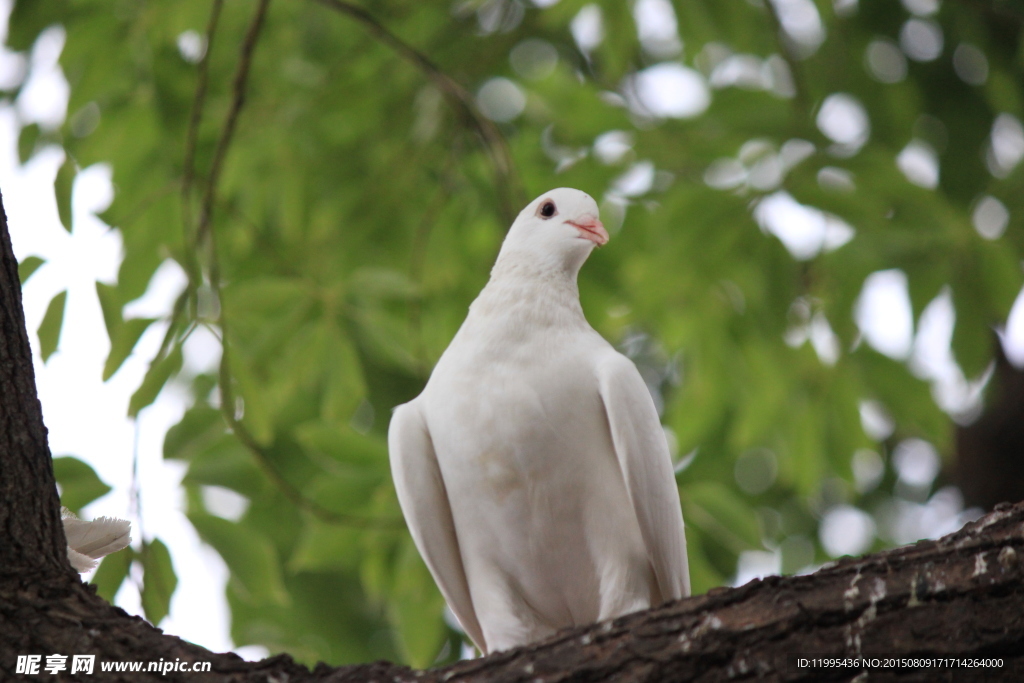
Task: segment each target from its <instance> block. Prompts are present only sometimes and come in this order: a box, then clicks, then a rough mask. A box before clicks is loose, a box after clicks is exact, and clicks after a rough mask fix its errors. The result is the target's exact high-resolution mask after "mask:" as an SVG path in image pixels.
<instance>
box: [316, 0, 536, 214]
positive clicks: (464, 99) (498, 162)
mask: <svg viewBox="0 0 1024 683" xmlns="http://www.w3.org/2000/svg"><path fill="white" fill-rule="evenodd" d="M314 2H317V3H319V4H321V5H323V6H325V7H328V8H330V9H332V10H334V11H336V12H339V13H341V14H344V15H346V16H348V17H351V18H352V19H355V20H356V21H358V22H359V23H360V24H362V25H363V26H364V27H366V29H367V30H368V31H369V32H370V34H371V35H373V36H374V37H375V38H376V39H377V40H379V41H380V42H382V43H384V44H385V45H387V46H388V47H390V48H391V49H392V50H394V51H395V52H396V53H397V54H398V55H399V56H400V57H402V58H403V59H405V60H406V61H408V62H409V63H411V64H412V65H413V66H415V67H416V68H418V69H419V70H420V71H422V72H423V73H424V74H425V75H426V76H427V78H429V79H430V80H431V82H433V83H434V85H435V86H436V87H437V89H438V90H440V91H441V93H442V94H443V95H444V96H445V99H447V100H448V103H449V104H450V105H451V106H452V108H454V109H455V111H457V112H459V113H460V114H462V118H463V119H464V121H465V122H466V123H467V124H468V125H469V126H470V127H471V128H472V129H473V130H474V131H476V133H477V134H478V135H479V136H480V139H481V141H482V142H483V145H484V149H485V150H486V151H487V155H488V158H489V159H490V161H491V167H492V168H493V169H494V183H495V190H496V191H497V192H498V200H499V201H500V202H501V206H500V207H499V209H500V211H501V214H502V217H503V218H504V219H505V222H506V223H508V224H509V225H511V224H512V221H514V220H515V217H516V216H517V215H518V214H519V207H521V206H522V205H523V204H524V203H525V197H524V193H523V190H522V187H521V184H520V182H519V179H518V176H517V175H516V172H515V165H514V163H513V161H512V154H511V152H510V151H509V149H508V143H507V142H506V141H505V136H503V135H502V134H501V131H499V130H498V128H497V126H495V125H494V122H492V121H491V120H490V119H488V118H486V117H485V116H484V115H483V114H481V113H480V111H479V110H478V109H477V106H476V102H475V100H474V99H473V96H472V95H470V94H469V93H468V92H467V91H466V89H465V88H464V87H462V85H461V84H460V83H459V82H458V81H456V80H455V79H454V78H452V77H451V76H449V75H448V74H447V73H445V72H444V71H443V70H442V69H441V68H440V67H438V66H437V65H436V64H435V63H434V62H433V61H431V59H430V58H429V57H427V56H426V55H425V54H423V53H422V52H420V51H419V50H417V49H416V48H414V47H412V46H411V45H409V44H408V43H406V42H405V41H403V40H402V39H401V38H399V37H398V36H396V35H395V34H394V33H392V32H391V31H390V30H388V28H387V27H385V26H384V25H383V24H381V23H380V22H379V21H378V20H377V19H376V18H375V17H374V16H373V15H372V14H370V13H369V12H368V11H366V10H365V9H363V8H362V7H360V6H358V5H354V4H352V3H351V2H346V1H345V0H314Z"/></svg>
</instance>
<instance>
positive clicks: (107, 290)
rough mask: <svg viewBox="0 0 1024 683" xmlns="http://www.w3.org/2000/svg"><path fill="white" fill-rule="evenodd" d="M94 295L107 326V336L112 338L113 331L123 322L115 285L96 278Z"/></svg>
mask: <svg viewBox="0 0 1024 683" xmlns="http://www.w3.org/2000/svg"><path fill="white" fill-rule="evenodd" d="M96 296H97V297H98V298H99V300H100V310H101V311H103V322H104V324H105V325H106V326H107V336H108V337H110V338H111V339H113V338H114V334H115V332H116V331H117V329H118V328H119V327H120V326H121V324H122V323H123V322H124V320H123V319H122V317H121V299H120V295H119V294H118V290H117V285H108V284H106V283H103V282H100V281H99V280H97V281H96Z"/></svg>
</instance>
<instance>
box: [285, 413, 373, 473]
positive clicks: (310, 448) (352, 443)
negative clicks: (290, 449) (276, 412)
mask: <svg viewBox="0 0 1024 683" xmlns="http://www.w3.org/2000/svg"><path fill="white" fill-rule="evenodd" d="M295 438H296V439H297V440H298V442H299V443H300V444H301V445H302V447H303V448H304V449H305V450H306V451H307V452H309V453H310V454H312V455H313V456H314V457H319V458H320V462H321V463H322V464H323V466H324V467H327V468H331V467H332V466H333V468H334V469H335V471H338V469H337V468H338V466H339V465H342V466H349V467H353V466H354V467H357V468H359V469H365V470H367V471H371V472H387V468H388V446H387V443H386V442H385V440H384V439H383V438H382V437H379V436H374V435H369V434H360V433H358V432H356V431H355V430H354V429H352V428H351V427H348V426H340V425H337V424H331V423H329V422H319V421H316V422H307V423H306V424H303V425H300V426H298V427H296V429H295Z"/></svg>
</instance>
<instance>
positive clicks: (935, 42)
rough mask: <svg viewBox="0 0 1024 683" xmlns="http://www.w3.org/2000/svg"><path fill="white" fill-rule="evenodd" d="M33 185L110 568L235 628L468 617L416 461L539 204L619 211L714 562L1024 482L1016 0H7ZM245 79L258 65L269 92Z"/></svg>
mask: <svg viewBox="0 0 1024 683" xmlns="http://www.w3.org/2000/svg"><path fill="white" fill-rule="evenodd" d="M0 17H3V22H2V24H0V25H3V26H6V31H5V33H4V48H3V51H2V52H0V89H2V91H3V99H2V100H0V190H2V191H3V198H4V205H5V208H6V210H7V214H8V217H9V223H10V228H11V233H12V239H13V242H14V248H15V253H16V254H17V255H18V257H19V261H20V263H21V274H22V280H23V282H24V298H25V307H26V315H27V319H28V325H29V328H30V333H32V334H31V336H32V341H33V350H34V353H35V361H36V372H37V379H38V383H39V391H40V397H41V400H42V402H43V411H44V415H45V419H46V423H47V426H48V428H49V430H50V443H51V448H52V450H53V453H54V455H55V457H56V461H55V467H56V471H57V476H58V481H59V484H60V487H61V492H62V501H63V503H64V504H65V505H66V506H67V507H69V508H71V509H72V510H74V511H76V512H78V513H79V514H80V515H82V516H83V517H86V518H92V517H95V516H99V515H104V514H106V515H114V516H118V517H125V518H129V519H131V520H132V522H133V536H134V538H135V541H134V542H133V546H132V549H131V550H130V551H126V552H122V553H118V554H116V555H113V556H110V557H109V558H107V559H106V560H104V562H103V563H102V565H101V566H100V568H99V570H98V571H97V572H96V573H95V574H94V575H91V576H89V577H87V578H88V579H90V580H92V581H94V582H95V583H96V584H97V585H98V587H99V590H100V592H101V593H102V594H103V595H105V596H107V597H109V598H110V599H112V600H113V601H114V602H115V603H116V604H118V605H121V606H122V607H124V608H125V609H127V610H128V611H130V612H133V613H138V614H141V615H144V616H146V617H147V618H148V619H150V620H151V621H152V622H154V623H156V624H158V625H160V626H161V627H162V628H163V629H164V630H166V631H168V632H170V633H173V634H176V635H180V636H182V637H184V638H186V639H188V640H192V641H194V642H197V643H199V644H202V645H205V646H207V647H210V648H212V649H215V650H221V651H222V650H227V649H234V650H236V651H238V652H240V653H241V654H243V655H244V656H247V657H250V658H254V657H261V656H265V655H266V654H268V653H277V652H281V651H287V652H291V653H292V654H294V655H295V656H296V657H298V658H299V659H301V660H303V661H305V662H307V663H314V662H316V661H318V660H323V661H326V662H329V663H331V664H343V663H350V662H358V661H368V660H371V659H376V658H388V659H392V660H399V661H406V662H409V663H411V664H414V665H416V666H428V665H430V664H432V663H438V662H446V661H450V660H451V659H453V658H457V657H460V656H470V655H471V652H470V651H469V650H468V649H467V647H466V646H465V643H464V639H463V638H462V637H461V635H460V633H459V632H458V630H457V624H456V623H455V621H454V619H453V618H452V617H451V615H450V614H446V611H445V608H444V603H443V600H442V599H441V597H440V595H439V593H438V592H437V590H436V588H435V587H434V584H433V582H432V580H431V579H430V576H429V574H428V573H427V570H426V568H425V567H424V565H423V564H422V562H421V560H420V559H419V557H418V555H417V554H416V552H415V549H414V548H413V546H412V543H411V540H410V538H409V536H408V532H407V531H406V530H405V527H404V524H403V523H402V521H401V517H400V513H399V510H398V506H397V502H396V500H395V495H394V491H393V488H392V485H391V482H390V476H389V472H388V465H387V450H386V444H385V434H386V430H387V423H388V416H389V414H390V411H391V409H392V407H393V406H395V405H396V404H398V403H401V402H404V401H406V400H408V399H410V398H412V397H413V396H415V395H416V394H417V393H418V392H419V390H420V389H421V388H422V386H423V384H424V382H425V381H426V379H427V377H428V376H429V372H430V369H431V367H432V365H433V363H434V362H435V361H436V360H437V358H438V357H439V356H440V354H441V352H442V351H443V350H444V348H445V346H446V345H447V343H448V341H449V340H450V339H451V337H452V336H453V335H454V333H455V331H456V329H457V328H458V326H459V324H460V322H461V320H462V318H463V317H464V315H465V312H466V308H467V306H468V304H469V303H470V302H471V301H472V299H473V298H474V296H475V295H476V293H477V292H478V291H479V290H480V288H481V287H482V286H483V284H484V283H485V282H486V280H487V276H488V271H489V268H490V265H491V263H492V261H493V259H494V256H495V255H496V253H497V249H498V247H499V246H500V243H501V240H502V238H503V235H504V232H505V230H506V229H507V227H508V225H509V223H510V222H511V219H512V217H513V216H514V215H515V213H516V212H517V211H518V209H519V208H520V207H521V206H522V205H523V204H525V202H526V201H527V200H529V199H531V198H532V197H534V196H536V195H537V194H539V193H541V192H543V191H544V190H546V189H549V188H551V187H558V186H571V187H578V188H580V189H583V190H585V191H587V192H589V193H590V194H591V195H593V196H594V197H595V198H597V199H598V200H599V201H600V204H601V210H602V219H603V220H604V222H605V225H606V226H608V227H609V229H610V232H611V233H612V240H611V242H610V244H609V245H608V246H607V247H605V248H603V249H601V250H599V251H597V252H596V253H595V254H594V255H593V256H592V257H591V259H590V261H589V262H588V263H587V264H586V266H585V267H584V269H583V271H582V273H581V276H580V290H581V298H582V300H583V305H584V309H585V311H586V313H587V316H588V319H589V320H590V322H591V324H592V325H593V326H594V327H595V328H596V329H598V330H599V331H600V332H601V333H602V334H603V335H604V336H605V337H606V338H607V339H609V340H610V341H611V342H612V343H614V344H615V345H616V346H617V347H619V348H620V349H621V350H622V351H623V352H625V353H626V354H627V355H629V356H630V357H631V358H632V359H633V360H634V361H635V362H636V363H637V365H638V366H639V367H640V369H641V372H642V373H643V375H644V378H645V379H646V381H647V383H648V386H649V387H650V389H651V392H652V395H653V396H654V397H655V401H656V403H657V405H658V406H659V409H660V411H661V413H662V419H663V423H664V426H665V431H666V435H667V438H668V440H669V443H670V445H671V448H672V452H673V457H674V458H675V459H676V462H677V466H676V471H677V474H676V476H677V480H678V483H679V486H680V495H681V498H682V504H683V513H684V517H685V519H686V522H687V536H688V542H689V552H690V564H691V574H692V577H693V584H694V590H695V592H697V593H700V592H703V591H706V590H707V589H709V588H711V587H714V586H719V585H740V584H743V583H745V582H747V581H749V580H751V579H753V578H756V577H760V576H765V575H769V574H777V573H796V572H809V571H813V570H814V569H815V568H816V567H819V566H820V565H821V564H823V563H825V562H827V561H829V560H831V559H833V558H836V557H840V556H843V555H847V554H849V555H859V554H862V553H867V552H871V551H874V550H878V549H881V548H884V547H889V546H892V545H898V544H903V543H909V542H912V541H915V540H917V539H920V538H927V537H937V536H939V535H941V534H944V533H948V532H950V531H953V530H955V529H956V528H959V526H961V525H962V524H963V523H964V522H965V521H967V520H969V519H971V518H973V517H975V516H977V515H979V514H980V513H981V510H982V509H985V508H988V507H991V506H992V505H993V504H994V503H996V502H998V501H999V500H1003V499H1007V498H1014V496H1015V495H1016V494H1017V493H1020V496H1018V497H1024V491H1021V489H1020V486H1021V484H1022V482H1024V471H1022V468H1024V465H1022V463H1021V454H1022V453H1024V446H1021V444H1022V436H1021V431H1020V427H1018V426H1017V425H1021V424H1024V414H1022V413H1024V382H1022V380H1021V376H1022V374H1021V372H1020V370H1019V368H1021V367H1022V366H1024V296H1022V294H1021V287H1022V284H1024V276H1022V268H1021V258H1022V254H1024V232H1022V230H1021V215H1022V212H1024V191H1022V190H1024V176H1022V173H1021V170H1020V161H1021V160H1022V158H1024V126H1022V123H1021V118H1022V116H1024V101H1022V95H1024V90H1022V83H1024V45H1022V41H1021V38H1020V36H1021V30H1022V28H1024V11H1022V10H1021V9H1020V8H1019V5H1017V4H1016V3H1012V2H1003V1H1002V0H902V2H895V1H893V2H884V3H879V2H857V0H817V1H814V0H734V1H732V2H721V1H719V0H687V1H686V2H670V1H669V0H632V1H620V2H595V3H585V2H577V1H573V0H561V1H559V0H455V1H452V0H444V1H443V2H442V1H430V2H398V1H394V0H387V1H381V2H375V3H367V4H366V5H365V6H364V5H360V4H357V3H348V2H337V1H335V0H321V1H319V2H317V1H313V0H308V1H299V0H291V1H289V2H284V1H283V0H276V1H275V2H269V3H268V2H265V1H264V0H255V1H249V0H246V1H243V0H223V1H221V0H180V1H179V2H174V3H160V2H143V1H141V0H50V1H48V2H46V3H41V2H35V1H33V0H25V1H22V2H17V3H12V2H11V0H7V1H6V2H0ZM241 95H244V97H241Z"/></svg>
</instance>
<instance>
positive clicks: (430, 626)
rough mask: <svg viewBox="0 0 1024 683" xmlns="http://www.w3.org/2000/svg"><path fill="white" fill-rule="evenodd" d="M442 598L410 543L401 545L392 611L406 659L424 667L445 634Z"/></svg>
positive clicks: (441, 642) (418, 666)
mask: <svg viewBox="0 0 1024 683" xmlns="http://www.w3.org/2000/svg"><path fill="white" fill-rule="evenodd" d="M443 610H444V598H443V597H441V593H440V592H438V590H437V584H435V583H434V579H433V577H431V576H430V572H429V570H427V566H426V565H425V564H423V560H422V559H421V558H420V556H419V553H417V552H416V549H415V547H414V546H413V544H412V543H411V541H410V542H407V543H405V544H403V550H402V552H401V556H400V558H399V560H398V568H397V573H396V575H395V585H394V592H393V594H392V599H391V611H392V614H393V619H394V621H395V624H396V628H397V630H398V638H399V645H400V647H401V650H402V654H403V656H404V659H405V661H407V662H409V664H411V665H412V666H413V667H415V668H417V669H423V668H426V667H428V666H430V664H431V663H432V662H433V661H434V659H435V658H436V657H437V654H438V652H439V651H440V650H441V645H442V644H443V643H444V639H445V637H446V636H447V633H448V628H447V626H445V623H444V620H443V619H442V618H441V612H442V611H443Z"/></svg>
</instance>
